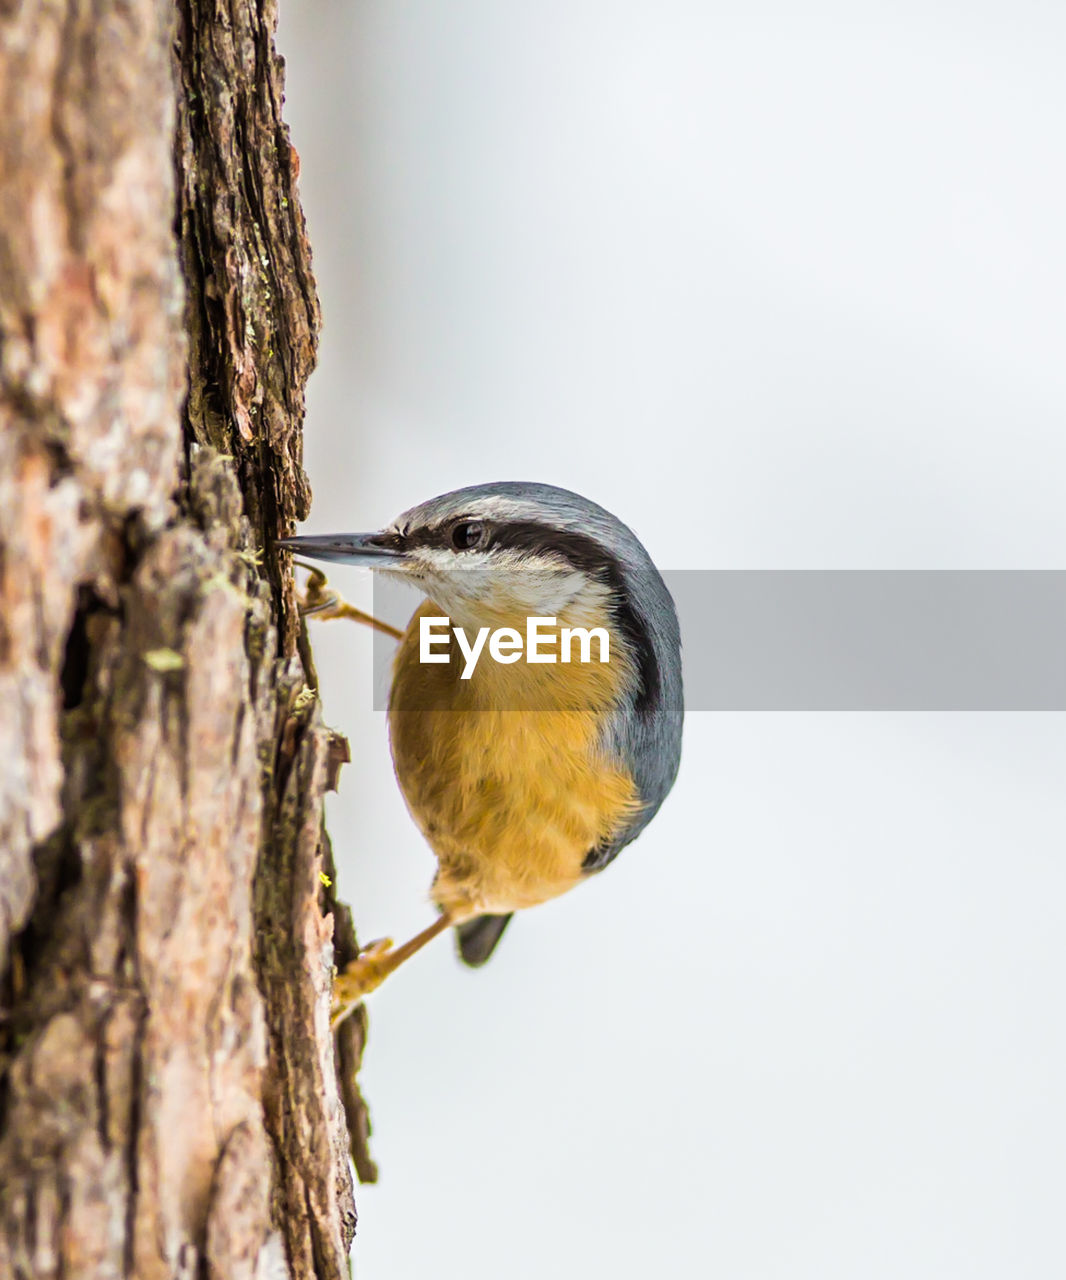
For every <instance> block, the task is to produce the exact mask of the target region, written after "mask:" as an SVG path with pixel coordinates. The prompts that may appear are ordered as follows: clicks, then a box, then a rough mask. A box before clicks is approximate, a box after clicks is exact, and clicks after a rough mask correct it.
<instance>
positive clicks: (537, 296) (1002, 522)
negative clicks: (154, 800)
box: [279, 0, 1066, 1280]
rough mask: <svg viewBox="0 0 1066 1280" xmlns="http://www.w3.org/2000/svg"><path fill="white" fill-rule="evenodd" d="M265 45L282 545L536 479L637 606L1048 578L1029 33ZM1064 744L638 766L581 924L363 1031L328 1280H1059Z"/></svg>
mask: <svg viewBox="0 0 1066 1280" xmlns="http://www.w3.org/2000/svg"><path fill="white" fill-rule="evenodd" d="M279 44H280V48H281V51H282V53H283V54H284V55H285V57H286V59H287V62H288V92H287V116H288V119H289V121H290V124H291V127H292V135H293V141H294V144H295V146H296V148H297V150H298V151H299V153H300V156H301V162H302V178H301V189H302V193H303V199H304V204H305V208H306V211H307V216H308V221H309V227H310V235H311V240H312V245H313V249H314V264H315V271H316V275H317V278H318V284H319V290H320V294H321V297H322V302H323V308H324V313H325V332H324V334H323V341H322V347H321V353H320V367H319V369H318V371H317V372H316V374H315V375H314V378H313V379H312V382H311V386H310V395H309V412H308V420H307V430H306V450H307V454H306V461H307V466H308V469H309V472H310V476H311V480H312V484H313V487H314V491H315V505H314V508H313V511H312V516H311V519H310V521H309V522H308V524H307V525H306V526H305V531H306V532H329V531H340V530H363V529H371V528H376V527H380V526H381V525H383V524H385V523H386V522H388V521H389V520H391V519H392V518H393V517H394V516H395V515H396V514H397V513H398V512H399V511H401V510H402V509H404V508H406V507H408V506H411V505H412V504H414V503H416V502H419V501H421V500H423V499H425V498H428V497H430V496H432V495H434V494H436V493H440V492H443V491H444V490H447V489H450V488H453V487H455V486H457V485H462V484H469V483H474V482H478V481H484V480H499V479H537V480H545V481H549V482H552V483H556V484H562V485H565V486H566V487H568V488H572V489H576V490H578V491H580V492H582V493H584V494H586V495H587V496H589V497H590V498H593V499H595V500H596V501H598V502H600V503H601V504H603V505H604V506H606V507H608V508H609V509H611V510H612V511H614V512H616V513H617V514H618V515H619V516H620V517H621V518H622V519H623V520H625V521H626V522H627V523H628V524H630V525H631V526H632V527H633V528H634V529H635V531H636V532H637V533H638V535H639V536H640V537H641V538H642V539H643V540H644V542H645V543H646V545H647V546H648V548H649V550H650V551H651V552H652V555H653V556H654V557H655V559H656V561H657V563H658V564H659V565H660V566H661V567H663V568H664V569H668V570H670V569H700V568H734V569H735V568H764V569H766V568H819V569H826V568H1064V567H1066V552H1064V547H1066V502H1064V497H1066V493H1064V489H1066V434H1064V431H1063V424H1064V421H1066V417H1064V410H1066V362H1064V360H1063V351H1064V349H1066V254H1064V233H1063V227H1064V226H1066V178H1064V171H1063V161H1062V137H1063V123H1064V119H1066V78H1064V77H1063V74H1062V68H1063V65H1064V57H1066V10H1063V9H1062V7H1061V6H1058V5H1053V4H1048V3H1025V2H1024V0H1022V2H1020V3H1019V2H1017V0H1015V2H1014V3H1011V4H1009V5H1008V4H1006V3H999V4H987V3H986V4H969V5H966V6H962V5H948V4H944V3H928V2H926V3H922V4H910V5H908V4H901V3H895V4H892V5H887V4H885V5H855V4H853V3H852V4H846V5H845V4H840V5H829V4H822V5H815V6H805V7H804V8H803V9H802V11H801V10H800V9H798V8H797V7H796V6H794V5H785V4H780V3H779V4H776V5H775V4H758V3H755V4H749V5H745V6H743V14H742V15H741V14H740V13H739V12H738V6H736V5H730V6H725V5H718V4H708V3H705V2H704V3H679V2H675V3H671V2H669V0H667V2H666V3H662V2H660V3H656V4H650V3H646V4H632V3H622V2H620V0H612V2H611V3H607V2H606V0H586V2H585V3H581V2H580V0H567V2H566V3H557V2H555V0H547V2H542V3H539V4H535V5H529V4H524V5H519V4H515V3H511V0H478V2H475V3H463V2H462V0H433V2H430V0H418V2H416V0H410V2H404V0H287V2H285V3H283V5H282V27H281V32H280V35H279ZM332 576H333V580H334V581H335V582H336V584H337V585H338V586H339V587H340V588H341V589H342V590H343V591H345V593H346V594H348V595H349V596H350V598H352V599H353V600H356V601H359V600H362V601H365V602H368V601H369V599H370V594H369V583H368V582H367V581H366V580H365V575H363V574H360V573H357V572H356V571H353V570H349V571H345V570H335V572H334V573H333V575H332ZM314 638H315V647H316V654H317V657H318V662H319V672H320V677H321V680H322V693H323V698H324V701H325V705H326V712H327V717H328V719H329V720H330V722H331V723H332V724H333V725H335V726H336V727H337V728H339V729H340V730H342V731H344V732H346V733H347V734H348V735H349V736H350V737H351V739H352V744H353V753H354V757H355V761H356V763H354V764H352V765H350V766H349V767H348V768H347V769H346V770H345V771H344V772H343V774H342V777H341V785H340V794H339V795H338V796H336V797H333V798H332V799H331V801H330V806H329V823H330V829H331V832H332V835H333V839H334V844H335V848H336V851H337V856H338V862H339V865H340V877H341V886H340V887H341V892H342V895H343V896H345V897H346V898H348V899H349V900H350V901H351V902H352V903H353V905H354V908H355V913H356V921H357V925H358V927H359V930H360V934H361V936H362V938H363V939H364V940H369V939H371V938H374V937H377V936H381V935H382V934H389V935H391V936H393V937H396V938H402V937H405V936H407V935H408V934H409V933H413V932H415V931H416V930H418V929H419V928H421V927H423V926H424V925H425V924H426V923H428V922H429V921H430V919H431V918H432V911H431V908H430V907H429V905H428V899H427V891H428V886H429V883H430V880H431V878H432V874H433V867H434V862H433V858H432V855H431V854H430V853H429V851H428V849H427V848H426V847H425V845H424V843H423V841H422V839H421V837H420V836H419V834H418V832H417V830H416V829H415V827H414V825H413V824H412V822H411V820H410V819H409V817H408V816H407V814H406V811H405V810H404V807H403V802H402V800H401V798H400V795H399V792H398V791H397V789H396V786H395V783H394V781H393V778H392V771H391V765H390V761H389V756H388V747H387V739H386V729H385V723H384V716H383V715H382V714H381V713H380V712H375V711H373V709H372V689H371V676H370V671H371V644H370V638H369V636H368V635H365V634H362V633H361V632H360V629H358V628H355V627H352V626H347V625H344V624H339V623H338V624H329V625H325V626H323V627H321V628H320V629H316V631H315V633H314ZM706 639H707V638H706V637H702V636H700V635H686V636H685V637H684V640H685V644H686V647H687V649H688V650H689V652H690V653H692V652H693V651H697V652H698V650H699V647H700V645H701V644H703V643H706ZM1064 718H1066V717H1063V716H1062V715H1061V714H1044V715H1041V714H954V715H948V714H933V713H922V714H907V715H904V714H872V713H852V714H800V713H792V714H785V713H758V714H756V713H747V714H745V713H730V714H712V713H694V714H692V715H690V716H689V718H688V721H687V723H686V731H685V732H686V736H685V748H684V757H683V761H682V771H681V776H680V778H679V780H678V783H677V785H676V787H675V790H674V793H673V795H672V796H671V797H670V799H669V800H668V802H667V804H666V805H665V806H664V808H663V810H662V812H661V813H660V815H659V816H658V817H657V818H656V820H655V821H654V823H653V824H652V825H651V826H650V827H649V829H648V830H647V832H646V833H645V834H644V835H643V836H642V837H641V838H640V840H639V841H638V842H637V843H636V844H634V845H633V846H631V847H630V848H629V849H627V850H626V851H625V852H624V854H623V855H622V857H621V858H619V860H618V861H617V863H615V864H614V865H613V866H612V867H611V868H610V869H609V870H608V871H607V872H606V873H605V874H604V875H603V876H601V877H599V878H597V879H596V880H595V881H593V882H591V883H589V884H588V885H585V886H582V887H581V888H580V889H578V890H576V891H575V892H574V893H572V894H570V895H568V896H567V897H565V898H563V899H560V900H559V901H557V902H555V903H551V904H548V905H545V906H542V907H539V908H537V909H535V910H534V911H531V912H529V913H527V914H526V915H525V916H523V917H521V918H519V919H518V920H516V921H515V923H514V924H513V926H512V928H511V930H510V931H509V932H508V934H507V936H506V938H505V939H504V941H503V943H502V944H501V946H500V949H499V952H498V953H497V955H496V956H494V957H493V960H492V963H491V964H490V965H489V966H488V967H486V968H485V969H484V970H482V971H480V972H477V973H473V972H469V971H467V970H464V969H463V968H461V967H460V965H459V964H458V962H457V961H456V959H455V958H454V956H453V954H452V951H451V948H450V946H449V943H448V942H447V941H443V940H442V941H441V942H440V943H438V944H436V945H435V946H434V947H433V948H432V949H430V950H428V951H427V952H425V953H424V954H423V955H421V956H420V957H419V958H418V959H416V960H414V961H412V962H411V964H410V965H409V966H406V967H405V968H404V969H403V970H401V971H400V973H398V974H397V975H396V977H395V978H394V979H392V980H390V982H389V983H388V985H387V986H386V987H385V988H383V989H382V991H381V992H380V993H378V994H377V995H375V996H374V997H373V998H372V1005H371V1040H370V1044H369V1047H368V1052H367V1059H366V1067H365V1073H364V1088H365V1090H366V1092H367V1094H368V1097H369V1100H370V1104H371V1108H372V1114H373V1119H374V1124H375V1135H374V1151H375V1155H376V1156H377V1159H378V1161H379V1163H380V1165H381V1175H382V1176H381V1183H380V1185H379V1186H378V1187H375V1188H364V1189H362V1190H361V1192H360V1194H359V1209H360V1228H359V1235H358V1238H357V1241H356V1245H355V1250H354V1258H355V1268H356V1274H357V1276H358V1277H359V1280H426V1277H428V1276H434V1277H437V1278H438V1280H499V1277H500V1276H505V1277H507V1278H508V1280H511V1278H513V1280H532V1278H533V1277H537V1278H538V1280H539V1278H541V1277H543V1276H545V1275H552V1276H559V1277H562V1278H563V1280H578V1278H579V1277H580V1278H582V1280H583V1278H584V1277H586V1276H588V1275H601V1274H602V1275H610V1276H612V1277H617V1278H618V1280H637V1278H638V1277H640V1278H641V1280H644V1278H645V1277H647V1276H649V1275H656V1274H674V1275H683V1276H688V1275H693V1274H703V1273H707V1274H709V1275H714V1276H715V1277H725V1278H728V1280H748V1278H749V1277H751V1278H752V1280H756V1278H757V1280H774V1278H776V1277H780V1278H781V1280H806V1278H807V1277H810V1278H811V1280H832V1278H835V1277H841V1280H855V1277H858V1276H861V1277H863V1280H879V1278H881V1277H884V1278H886V1280H889V1278H891V1280H898V1278H899V1277H900V1276H906V1277H907V1278H908V1280H924V1278H926V1277H928V1278H929V1280H951V1278H953V1277H959V1278H960V1280H983V1278H984V1277H988V1278H989V1280H993V1278H994V1280H1001V1278H1002V1277H1005V1276H1010V1277H1011V1280H1015V1278H1018V1277H1033V1278H1034V1280H1046V1278H1047V1277H1050V1276H1053V1275H1058V1274H1063V1273H1066V1243H1064V1241H1066V1237H1064V1236H1063V1232H1062V1227H1061V1221H1062V1205H1063V1203H1066V1157H1064V1155H1063V1152H1064V1151H1066V1108H1064V1104H1063V1098H1062V1081H1063V1079H1064V1078H1066V1025H1064V1015H1063V999H1062V977H1063V973H1064V971H1066V941H1064V940H1066V927H1064V920H1063V916H1064V903H1066V865H1064V856H1063V851H1064V850H1066V797H1064V789H1063V778H1064V777H1066V733H1064V729H1066V725H1064Z"/></svg>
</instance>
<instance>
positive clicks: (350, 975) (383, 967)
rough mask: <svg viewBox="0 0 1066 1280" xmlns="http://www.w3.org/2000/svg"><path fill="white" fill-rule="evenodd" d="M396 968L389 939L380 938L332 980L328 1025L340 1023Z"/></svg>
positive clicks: (366, 947) (363, 950)
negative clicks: (331, 999) (330, 1010)
mask: <svg viewBox="0 0 1066 1280" xmlns="http://www.w3.org/2000/svg"><path fill="white" fill-rule="evenodd" d="M395 967H396V964H395V960H394V958H393V955H392V939H391V938H379V939H378V940H377V941H376V942H371V943H369V944H368V945H367V946H365V947H364V948H363V949H362V951H360V952H359V954H358V956H356V958H355V959H354V960H353V961H352V962H351V963H350V964H349V965H346V966H345V968H344V970H343V971H342V972H341V973H338V974H337V976H336V977H335V978H334V979H333V1012H332V1013H331V1015H330V1025H331V1026H333V1027H335V1026H337V1024H338V1023H340V1022H343V1021H344V1019H345V1018H346V1017H347V1016H348V1015H349V1014H350V1013H351V1012H352V1010H353V1009H354V1008H355V1007H356V1005H358V1004H361V1003H362V1001H363V998H364V997H365V996H368V995H369V994H370V992H371V991H376V990H377V988H378V987H380V986H381V984H382V983H383V982H384V981H385V979H386V978H387V977H388V976H389V974H390V973H391V972H392V971H393V969H394V968H395Z"/></svg>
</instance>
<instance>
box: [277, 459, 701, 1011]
mask: <svg viewBox="0 0 1066 1280" xmlns="http://www.w3.org/2000/svg"><path fill="white" fill-rule="evenodd" d="M279 544H280V546H281V547H283V548H285V549H286V550H288V551H291V552H293V553H295V554H296V555H298V556H300V557H307V558H309V559H312V560H318V561H326V562H333V563H338V564H344V565H353V566H360V567H365V568H370V569H372V570H374V571H375V572H376V573H381V574H385V575H390V576H392V577H396V578H400V579H403V580H404V581H406V582H408V583H410V584H412V585H414V586H415V587H416V588H417V589H418V590H419V591H420V592H421V594H422V595H423V596H424V597H425V599H424V601H423V603H422V604H421V605H420V606H419V608H418V609H417V610H416V611H415V613H414V615H413V616H412V618H411V620H410V622H409V623H408V625H407V627H406V629H404V630H403V631H400V630H397V629H395V628H391V627H389V626H388V625H387V624H385V623H383V622H381V621H380V620H379V619H375V618H373V617H372V616H371V615H368V614H364V613H362V612H361V611H359V610H356V609H354V608H353V607H352V606H350V605H348V604H347V603H345V602H344V601H343V600H342V599H341V598H340V597H339V596H338V595H336V594H335V593H333V592H332V591H331V590H330V589H328V588H327V585H326V582H325V577H324V575H323V574H322V573H321V572H319V571H317V570H316V571H315V574H314V575H313V577H312V580H311V582H310V583H309V587H308V592H307V595H306V597H305V599H304V601H303V611H304V612H305V613H308V614H312V615H313V614H316V613H317V614H318V615H319V616H320V617H350V618H355V619H357V620H359V621H363V622H368V623H370V624H371V625H373V626H377V627H378V628H379V629H381V630H384V631H387V632H389V633H390V634H392V635H394V636H395V637H396V638H397V639H398V642H399V643H398V647H397V651H396V655H395V659H394V661H393V667H392V678H391V686H390V691H389V700H388V728H389V742H390V747H391V752H392V759H393V766H394V770H395V774H396V778H397V782H398V784H399V787H400V791H401V792H402V794H403V797H404V800H405V802H406V804H407V808H408V810H409V812H410V814H411V816H412V818H413V819H414V821H415V823H416V825H417V826H418V827H419V829H420V830H421V832H422V834H423V836H424V837H425V839H426V841H427V843H428V844H429V846H430V848H431V849H432V850H433V852H434V853H435V855H436V858H437V863H438V866H437V872H436V875H435V877H434V880H433V883H432V887H431V890H430V896H431V898H432V900H433V902H434V903H435V905H436V907H437V911H438V916H437V919H436V920H435V921H434V923H433V924H431V925H430V926H429V927H428V928H426V929H423V930H422V931H421V933H419V934H417V935H416V936H415V937H414V938H412V939H410V941H408V942H406V943H404V944H403V945H402V946H399V947H394V946H393V945H392V943H391V941H390V940H389V939H383V940H381V941H379V942H376V943H371V944H370V945H369V946H368V947H366V948H364V949H363V950H362V951H361V952H360V954H359V956H358V957H357V959H355V960H354V961H353V962H352V963H351V964H350V965H349V966H348V967H347V968H346V969H345V970H344V971H343V972H342V973H340V974H338V975H337V976H336V979H335V984H334V1010H335V1014H334V1021H335V1022H336V1021H337V1020H339V1018H340V1017H343V1016H345V1015H346V1013H347V1012H350V1011H351V1009H353V1008H354V1007H356V1006H357V1004H358V1003H359V1002H360V1001H361V1000H362V999H363V998H364V997H365V996H366V995H367V994H369V993H370V992H371V991H373V990H374V989H376V988H377V987H378V986H379V985H380V983H381V982H382V981H384V979H385V978H386V977H387V976H388V975H389V974H391V973H392V972H394V971H395V969H396V968H398V967H399V965H400V964H401V963H403V962H404V961H405V960H406V959H408V958H409V957H410V956H412V955H414V954H415V953H416V952H417V951H419V950H421V948H422V947H423V946H425V945H426V944H427V943H428V942H429V941H431V940H432V939H433V938H434V937H436V936H437V935H438V934H440V933H442V932H444V931H445V930H446V929H448V928H449V927H454V928H455V930H456V934H457V939H458V950H459V954H460V957H461V958H462V960H463V961H465V962H466V963H467V964H468V965H470V966H473V967H477V966H480V965H482V964H484V963H485V962H486V961H487V960H488V959H489V957H490V955H491V954H492V952H493V950H494V949H495V947H496V944H497V943H498V942H499V940H500V937H501V935H502V934H503V931H504V929H505V928H506V927H507V924H508V922H509V921H510V920H511V918H512V916H513V915H514V913H515V912H516V911H520V910H524V909H526V908H528V907H532V906H536V905H538V904H539V903H542V902H546V901H549V900H550V899H552V898H555V897H558V896H559V895H560V894H562V893H565V892H567V891H569V890H570V889H572V888H574V887H576V886H577V885H578V884H581V883H582V882H584V881H586V880H589V879H592V878H594V877H595V876H597V875H598V874H599V873H600V872H602V871H603V870H604V868H606V867H607V866H608V865H609V864H610V863H611V862H613V861H614V859H615V858H616V857H617V855H618V854H619V853H620V852H621V850H622V849H623V848H625V847H626V846H627V845H628V844H630V843H631V842H632V841H633V840H635V839H636V838H637V836H639V835H640V833H641V832H642V831H643V830H644V829H645V827H647V825H648V823H649V822H650V821H651V820H652V818H653V817H654V816H655V814H656V813H657V812H658V810H659V808H660V806H661V805H662V803H663V801H664V800H665V799H666V796H667V794H668V793H669V792H670V790H671V788H672V787H673V784H674V781H675V779H676V777H677V773H678V768H679V765H680V759H681V738H682V726H683V719H684V707H683V697H682V675H681V636H680V628H679V624H678V619H677V612H676V609H675V606H674V601H673V599H672V597H671V595H670V592H669V590H668V588H667V586H666V583H665V582H664V581H663V578H662V575H661V574H660V573H659V571H658V569H656V567H655V565H654V564H653V562H652V559H651V557H650V555H649V554H648V552H647V551H646V550H645V548H644V546H643V544H642V543H641V542H640V541H639V539H638V538H637V536H636V534H634V533H633V532H632V530H631V529H629V528H628V527H627V526H626V525H625V524H623V523H622V521H621V520H619V519H618V518H617V517H616V516H614V515H612V514H611V513H610V512H609V511H607V510H606V509H605V508H603V507H601V506H599V505H598V504H596V503H595V502H592V501H590V500H589V499H588V498H584V497H582V496H581V495H580V494H577V493H573V492H571V491H570V490H567V489H561V488H557V487H555V486H554V485H549V484H541V483H535V482H525V481H522V482H518V481H498V482H494V483H490V484H479V485H470V486H467V487H465V488H460V489H455V490H452V491H451V492H449V493H445V494H442V495H440V496H439V497H436V498H431V499H430V500H429V501H427V502H423V503H421V504H420V505H419V506H415V507H412V508H411V509H410V510H408V511H405V512H404V513H403V514H402V515H400V516H399V517H398V518H397V519H396V520H395V521H394V522H393V523H392V524H390V525H389V526H388V527H387V528H385V529H382V530H380V531H379V532H375V533H340V534H324V535H302V536H298V537H289V538H284V539H280V540H279ZM531 620H532V621H533V625H534V634H533V638H532V640H530V639H529V628H530V622H531ZM549 623H554V626H555V630H552V629H551V628H550V627H549V626H548V624H549ZM568 630H569V632H570V641H569V643H570V649H569V659H570V660H569V661H567V660H563V651H564V643H563V642H564V641H565V640H566V639H567V631H568ZM427 632H428V633H429V636H430V639H429V640H428V642H427V640H426V635H427ZM460 632H461V633H462V637H460ZM478 637H481V644H480V648H479V649H478V654H477V658H476V660H475V661H474V662H473V664H472V663H471V661H470V657H471V654H472V652H473V650H474V648H475V647H476V646H477V638H478ZM501 637H502V639H501ZM575 637H576V639H577V641H578V643H579V644H580V651H579V653H578V658H577V660H576V661H575V660H574V654H573V644H574V638H575ZM586 638H587V640H588V643H587V644H586V643H585V639H586ZM594 640H595V641H598V642H599V643H598V645H594V643H593V641H594ZM456 642H458V643H456ZM527 642H528V643H527ZM597 649H598V652H596V651H597ZM605 655H606V660H604V659H605ZM523 659H524V660H523Z"/></svg>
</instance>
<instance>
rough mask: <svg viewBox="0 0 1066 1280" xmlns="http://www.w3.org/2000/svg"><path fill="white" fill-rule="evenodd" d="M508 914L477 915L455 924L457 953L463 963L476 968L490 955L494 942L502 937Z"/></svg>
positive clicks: (494, 946) (508, 917)
mask: <svg viewBox="0 0 1066 1280" xmlns="http://www.w3.org/2000/svg"><path fill="white" fill-rule="evenodd" d="M510 918H511V917H510V916H509V915H506V916H477V917H475V918H474V919H473V920H467V921H466V923H465V924H460V925H456V928H455V933H456V937H457V939H458V941H459V955H460V956H461V957H462V959H463V961H464V963H466V964H468V965H470V967H471V968H472V969H477V968H478V967H479V966H480V965H483V964H484V963H485V961H486V960H487V959H488V958H489V956H491V955H492V953H493V951H494V950H495V949H496V943H497V942H499V940H500V938H501V937H503V931H504V929H506V928H507V922H508V921H509V920H510Z"/></svg>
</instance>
